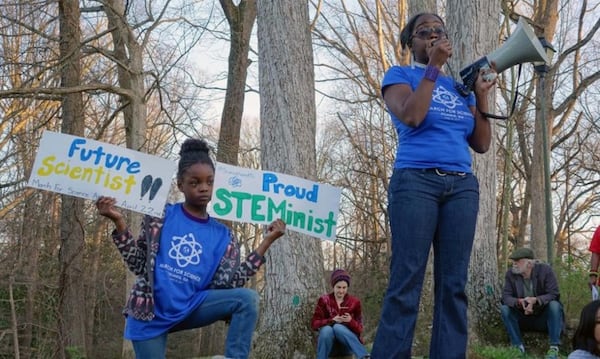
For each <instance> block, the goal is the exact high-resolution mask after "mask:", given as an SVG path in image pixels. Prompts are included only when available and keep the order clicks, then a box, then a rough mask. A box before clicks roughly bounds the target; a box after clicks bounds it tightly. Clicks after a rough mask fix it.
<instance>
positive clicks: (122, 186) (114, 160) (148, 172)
mask: <svg viewBox="0 0 600 359" xmlns="http://www.w3.org/2000/svg"><path fill="white" fill-rule="evenodd" d="M176 166H177V164H176V163H175V162H173V161H169V160H166V159H163V158H160V157H156V156H151V155H148V154H145V153H142V152H138V151H134V150H131V149H127V148H125V147H120V146H115V145H111V144H108V143H103V142H99V141H94V140H90V139H86V138H82V137H77V136H72V135H68V134H64V133H57V132H51V131H45V132H44V133H43V135H42V139H41V141H40V146H39V149H38V153H37V156H36V158H35V163H34V164H33V168H32V169H31V175H30V176H29V182H28V184H27V185H28V186H29V187H34V188H39V189H43V190H47V191H51V192H57V193H62V194H66V195H70V196H74V197H80V198H85V199H90V200H96V199H97V198H98V197H99V196H109V197H114V198H116V199H117V206H119V207H121V208H125V209H128V210H132V211H135V212H140V213H144V214H149V215H152V216H156V217H160V216H162V213H163V209H164V206H165V203H166V201H167V196H168V194H169V190H170V187H171V186H170V184H171V178H172V177H173V173H174V172H175V169H176Z"/></svg>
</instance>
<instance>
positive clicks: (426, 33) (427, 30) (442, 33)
mask: <svg viewBox="0 0 600 359" xmlns="http://www.w3.org/2000/svg"><path fill="white" fill-rule="evenodd" d="M433 33H435V34H436V35H437V36H438V37H446V36H448V34H447V33H446V29H444V28H443V27H423V28H420V29H419V30H417V31H415V33H414V34H413V37H418V38H419V39H421V40H427V39H429V38H430V37H431V34H433Z"/></svg>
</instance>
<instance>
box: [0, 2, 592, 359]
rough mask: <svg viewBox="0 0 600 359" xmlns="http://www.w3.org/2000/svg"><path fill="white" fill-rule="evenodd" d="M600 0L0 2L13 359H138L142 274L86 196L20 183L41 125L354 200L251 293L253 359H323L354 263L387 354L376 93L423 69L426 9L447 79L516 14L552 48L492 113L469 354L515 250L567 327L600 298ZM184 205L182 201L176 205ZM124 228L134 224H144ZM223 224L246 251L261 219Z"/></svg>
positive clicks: (284, 252)
mask: <svg viewBox="0 0 600 359" xmlns="http://www.w3.org/2000/svg"><path fill="white" fill-rule="evenodd" d="M599 6H600V2H599V1H598V0H593V1H587V0H580V1H569V0H561V1H559V0H534V1H519V0H513V1H505V0H500V1H496V2H490V1H489V0H454V1H447V2H445V1H438V2H436V1H432V0H396V1H391V0H353V1H341V0H311V1H308V2H307V1H298V0H281V1H266V0H261V1H257V0H241V1H236V2H233V1H231V0H220V1H219V2H217V1H208V0H207V1H200V0H196V1H193V0H160V1H152V2H147V1H122V0H82V1H77V0H58V1H46V0H39V1H31V0H19V1H11V0H3V1H2V2H0V40H1V41H2V43H1V46H0V115H1V116H0V248H1V250H0V257H1V260H0V278H1V280H0V357H2V358H4V357H6V358H53V357H56V358H84V357H87V358H117V357H123V358H130V357H132V350H131V346H130V344H129V343H128V342H127V341H123V339H122V329H123V316H122V315H121V308H122V306H123V303H124V300H125V296H126V295H127V293H128V290H129V287H130V283H131V280H132V278H131V276H130V275H128V274H127V273H126V270H125V266H124V265H123V263H122V260H121V258H120V257H119V255H118V253H117V251H116V250H115V248H113V244H112V243H111V241H110V232H111V231H112V228H111V226H110V223H108V222H107V221H105V220H103V219H101V218H99V217H98V215H97V214H96V213H95V210H94V207H93V204H92V203H91V202H90V201H83V200H81V199H78V198H75V197H69V196H61V195H57V194H54V193H50V192H44V191H39V190H33V189H31V188H28V187H27V186H26V182H27V178H28V177H29V172H28V171H29V170H30V168H31V166H32V163H33V160H34V158H35V155H36V150H37V146H38V143H39V139H40V136H41V134H42V132H43V131H44V130H52V131H58V132H64V133H70V134H74V135H78V136H84V137H88V138H93V139H96V140H100V141H104V142H108V143H112V144H115V145H122V146H127V147H129V148H133V149H136V150H140V151H143V152H147V153H150V154H153V155H156V156H160V157H164V158H169V159H173V160H174V161H176V160H177V151H178V149H179V145H180V143H181V142H182V141H183V140H184V139H185V138H187V137H201V138H205V139H207V140H209V141H210V143H211V144H212V145H213V147H214V149H215V153H216V160H218V161H221V162H226V163H231V164H235V165H239V166H244V167H251V168H262V169H266V170H274V171H278V172H283V173H287V174H291V175H295V176H299V177H304V178H308V179H311V180H316V181H320V182H323V183H329V184H332V185H334V186H337V187H339V188H341V189H342V191H343V192H342V193H343V194H342V197H343V198H342V202H341V205H340V218H339V222H338V236H337V240H336V241H335V242H324V241H321V240H317V239H315V238H311V237H307V236H304V235H299V234H296V233H290V234H288V235H286V236H285V237H284V238H282V239H281V240H279V241H278V242H277V243H276V244H275V245H274V246H273V247H272V248H271V249H270V251H269V253H268V255H267V264H266V265H265V267H264V268H263V269H262V270H261V272H260V273H259V275H257V276H256V278H254V280H253V281H252V282H251V283H249V286H251V287H254V288H256V289H257V290H258V291H259V292H260V293H261V296H262V301H261V303H262V306H261V309H262V315H261V319H260V321H259V324H258V328H257V331H256V333H255V336H254V338H255V345H254V349H253V354H252V355H253V357H255V358H261V359H263V358H309V357H314V333H312V332H311V330H310V328H309V321H310V316H311V314H312V310H313V308H314V304H315V302H316V299H317V297H318V296H319V295H320V294H322V293H325V292H326V291H328V290H330V288H329V286H328V284H327V277H328V274H329V273H330V271H331V270H333V269H334V268H340V267H343V268H346V269H347V270H348V271H349V272H350V273H351V274H352V275H353V280H352V285H351V287H350V291H351V293H352V294H354V295H357V296H358V297H360V298H361V299H362V302H363V307H364V308H363V309H364V322H365V338H366V339H367V341H372V339H373V335H374V333H375V330H376V327H377V321H378V317H379V311H380V308H381V302H382V297H383V293H384V291H385V287H386V284H387V273H388V272H387V269H388V268H387V266H388V260H389V256H390V250H389V248H390V233H389V228H388V219H387V208H386V193H387V181H388V178H389V176H390V173H391V170H392V163H393V158H394V153H395V148H396V135H395V132H394V130H393V127H392V124H391V121H390V120H389V118H388V115H387V114H386V112H385V109H384V106H383V102H382V100H381V96H380V81H381V79H382V76H383V73H384V72H385V70H386V69H387V68H389V66H391V65H393V64H406V63H408V62H409V57H408V54H407V53H406V52H403V51H402V49H401V48H400V41H399V32H400V29H401V28H402V27H403V26H404V24H405V23H406V20H407V19H408V16H409V15H411V14H414V13H417V12H420V11H435V12H438V13H440V14H442V15H443V16H444V17H445V18H446V22H447V28H448V32H449V35H450V38H451V39H452V41H453V44H454V48H455V52H454V55H453V57H452V59H451V62H450V65H451V66H450V68H449V69H447V70H448V71H449V72H450V74H452V75H453V76H455V77H456V78H458V74H457V72H458V70H459V69H461V68H462V67H463V66H465V65H467V64H469V63H471V62H473V61H474V60H476V59H477V58H479V57H481V56H483V55H485V54H488V53H490V52H491V51H493V50H494V49H496V48H498V47H499V46H501V45H502V42H503V40H504V39H506V38H507V37H509V36H510V34H511V32H512V31H513V30H514V28H515V24H516V20H517V19H518V18H519V17H520V16H522V17H525V18H526V19H528V21H529V22H530V23H531V24H532V27H533V28H534V29H535V31H536V34H537V35H538V36H541V37H544V38H545V39H546V40H547V41H548V42H549V43H551V44H552V45H553V47H554V49H555V50H556V54H555V55H554V57H553V58H552V61H551V63H550V66H541V67H536V68H534V67H533V66H532V65H531V64H523V66H522V68H521V71H519V67H518V66H515V67H513V68H511V69H509V70H506V71H505V72H503V73H502V74H501V76H500V78H499V83H498V88H497V91H496V93H495V96H494V101H495V102H494V103H495V104H496V105H495V107H494V111H495V112H496V113H497V114H503V115H510V116H509V118H508V119H507V120H497V121H494V141H493V146H492V149H491V150H490V152H489V153H487V154H485V155H475V160H474V166H473V167H474V170H475V172H476V174H477V175H478V177H479V179H480V183H481V210H480V218H479V221H478V229H477V235H476V241H475V245H474V248H473V255H472V262H471V269H470V274H469V276H470V277H469V285H468V295H469V300H470V308H469V317H470V342H471V346H470V347H471V348H473V349H472V350H475V349H474V348H477V347H481V346H485V345H488V344H490V343H493V344H494V345H499V346H502V345H508V340H507V338H506V335H505V333H504V332H503V330H502V329H501V323H500V318H499V311H498V305H499V297H500V291H501V286H502V280H503V275H504V272H505V270H506V269H507V266H508V265H509V261H508V260H507V255H508V253H510V251H511V250H512V249H513V248H514V247H517V246H530V247H532V248H533V249H534V251H535V253H536V256H537V258H539V259H541V260H544V261H548V262H550V263H552V265H553V266H554V268H555V270H556V272H557V273H558V275H559V280H560V286H561V295H562V296H561V298H562V301H563V303H564V305H565V310H566V313H567V319H568V321H569V323H570V326H571V327H572V326H573V325H574V324H573V323H576V320H577V318H578V314H579V310H580V309H581V307H582V306H583V305H584V304H585V303H586V302H587V301H588V300H589V299H590V294H589V290H588V288H587V284H586V283H587V271H588V270H589V253H588V252H587V245H588V243H589V240H590V238H591V235H592V233H593V231H594V229H595V228H596V225H597V224H598V223H599V221H598V216H599V214H600V213H599V211H600V206H599V205H598V204H599V201H600V197H599V193H598V182H599V180H600V161H598V156H600V148H598V147H599V146H600V141H599V138H598V137H599V136H600V132H599V131H598V115H597V114H598V113H599V112H598V106H599V104H600V101H598V99H599V96H600V91H599V90H600V88H599V84H598V81H597V80H598V79H599V78H600V71H599V70H598V69H599V68H600V66H599V62H600V52H599V51H598V49H599V48H600V47H599V46H598V36H596V35H597V31H598V28H599V27H600V16H599V15H600V14H599V11H600V9H599V8H598V7H599ZM515 51H517V49H515ZM513 98H516V106H515V107H514V111H511V108H512V106H511V104H512V103H513ZM257 99H260V103H259V104H258V102H257ZM257 109H258V110H259V112H258V114H257V113H256V110H257ZM433 145H435V144H432V146H433ZM546 165H547V166H546ZM171 199H172V200H178V199H180V198H179V196H178V194H177V193H176V191H175V190H174V191H173V192H172V198H171ZM128 217H129V223H130V224H132V230H134V231H137V230H138V229H137V228H135V227H137V226H136V225H135V224H136V223H139V222H140V215H139V214H136V213H128ZM229 225H231V226H232V228H233V229H234V231H235V232H236V233H237V235H238V238H240V240H241V241H242V246H243V248H244V252H245V253H248V251H249V250H251V248H253V247H254V246H255V244H256V243H257V242H258V241H259V240H260V237H261V235H262V229H261V228H259V227H256V226H253V225H248V224H243V223H229ZM431 274H432V273H431V267H428V272H427V277H426V285H425V288H424V295H423V300H422V305H421V309H422V310H421V313H420V317H419V322H418V333H417V337H416V339H415V354H417V355H423V354H424V353H426V352H427V346H428V336H429V329H430V326H429V323H430V319H431V304H432V303H431V290H432V275H431ZM398 320H401V318H399V319H398ZM225 331H226V327H225V324H223V323H218V324H215V325H213V326H211V327H208V328H203V329H199V330H194V331H190V332H187V333H178V334H175V335H172V336H171V337H170V340H169V358H190V357H195V356H205V355H212V354H218V353H222V351H223V340H224V339H223V338H224V333H225ZM499 338H501V339H499Z"/></svg>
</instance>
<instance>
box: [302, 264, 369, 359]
mask: <svg viewBox="0 0 600 359" xmlns="http://www.w3.org/2000/svg"><path fill="white" fill-rule="evenodd" d="M331 286H332V287H333V292H331V293H328V294H324V295H322V296H321V297H319V300H318V301H317V306H316V307H315V312H314V314H313V317H312V321H311V327H312V329H313V330H318V331H319V338H318V342H317V359H327V358H328V357H329V356H330V355H332V354H336V355H348V354H350V353H353V354H354V355H355V356H356V357H357V358H370V355H369V353H368V352H367V349H366V348H365V347H364V345H363V341H362V338H361V334H362V331H363V324H362V309H361V304H360V300H359V299H358V298H356V297H353V296H351V295H349V294H348V287H350V275H349V274H348V272H346V271H345V270H343V269H336V270H335V271H333V273H331ZM334 344H337V345H338V348H340V349H341V352H340V353H336V352H335V351H334V350H333V349H334Z"/></svg>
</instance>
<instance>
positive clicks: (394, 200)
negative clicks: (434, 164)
mask: <svg viewBox="0 0 600 359" xmlns="http://www.w3.org/2000/svg"><path fill="white" fill-rule="evenodd" d="M388 202H389V204H388V210H389V216H390V227H391V231H392V258H391V263H390V280H389V284H388V289H387V292H386V294H385V298H384V300H383V308H382V313H381V319H380V321H379V326H378V328H377V334H376V336H375V343H374V345H373V351H372V352H371V356H372V357H373V358H375V359H404V358H407V359H408V358H410V357H411V347H412V342H413V337H414V331H415V324H416V321H417V313H418V311H419V301H420V297H421V289H422V287H423V278H424V275H425V267H426V265H427V259H428V257H429V251H430V249H431V246H432V245H433V253H434V261H433V266H434V303H435V304H434V308H433V329H432V333H431V343H430V348H429V358H433V359H435V358H443V359H453V358H461V359H464V358H465V357H466V348H467V296H466V294H465V285H466V282H467V274H468V268H469V260H470V257H471V249H472V246H473V238H474V236H475V225H476V222H477V212H478V210H479V183H478V181H477V178H476V177H475V176H474V175H473V174H465V175H464V176H458V175H445V176H443V175H438V174H436V172H435V171H431V170H418V169H396V170H394V173H393V175H392V178H391V180H390V185H389V192H388Z"/></svg>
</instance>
